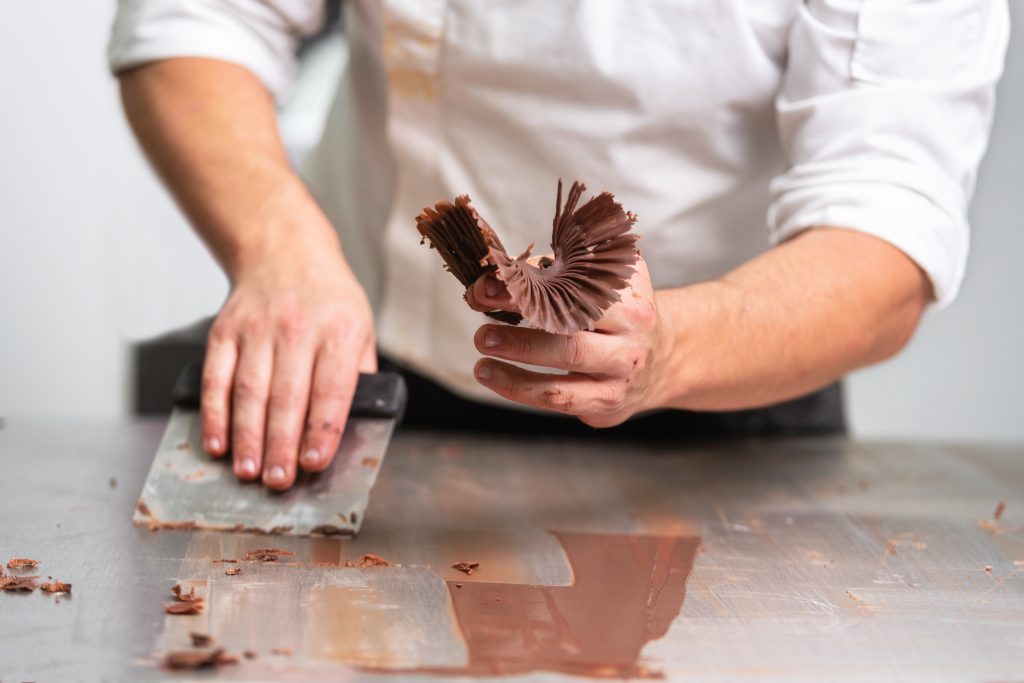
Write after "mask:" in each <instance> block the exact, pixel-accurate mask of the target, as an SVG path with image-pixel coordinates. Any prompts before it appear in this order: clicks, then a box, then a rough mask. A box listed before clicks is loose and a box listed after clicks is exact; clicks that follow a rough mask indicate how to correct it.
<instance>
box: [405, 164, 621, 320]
mask: <svg viewBox="0 0 1024 683" xmlns="http://www.w3.org/2000/svg"><path fill="white" fill-rule="evenodd" d="M585 190H586V186H585V185H584V184H583V183H581V182H579V181H576V182H574V183H573V184H572V187H571V188H570V189H569V194H568V196H567V197H566V200H565V205H564V206H563V205H562V181H561V180H559V181H558V195H557V199H556V204H555V218H554V220H553V221H552V231H551V249H552V252H553V253H554V258H548V257H543V258H541V259H540V261H539V263H538V264H537V265H536V266H535V265H532V264H530V263H528V262H527V259H529V257H530V251H531V249H532V248H533V245H530V247H528V248H527V249H526V251H524V252H523V253H522V254H520V255H519V256H517V257H515V258H513V257H511V256H510V255H509V253H508V252H507V251H506V250H505V247H504V246H503V245H502V243H501V240H500V239H498V236H497V234H496V233H495V232H494V229H493V228H491V226H490V225H488V223H487V221H485V220H484V219H483V218H481V216H480V214H479V213H477V211H476V209H474V208H473V205H472V203H471V202H470V199H469V197H468V196H467V195H461V196H459V197H456V198H455V202H454V203H452V202H446V201H441V202H437V203H436V204H435V205H434V206H433V207H427V208H425V209H424V210H423V212H422V213H421V214H420V215H419V216H417V217H416V228H417V230H419V232H420V234H421V235H422V236H423V238H424V239H427V240H429V241H430V246H431V247H433V248H435V249H437V251H438V253H440V254H441V257H442V258H443V259H444V262H445V264H446V269H447V270H448V271H449V272H451V273H452V274H453V275H454V276H455V277H456V278H457V279H458V280H459V282H461V283H462V285H463V286H464V287H466V288H467V289H468V288H469V287H470V286H471V285H472V284H473V283H474V282H475V281H476V280H477V279H478V278H480V277H481V276H483V275H487V274H493V275H494V276H495V277H497V279H498V280H500V281H501V282H503V283H504V284H505V287H506V288H507V289H508V293H509V297H510V298H511V301H512V304H513V306H514V307H515V308H516V309H517V310H518V313H513V312H508V311H488V312H487V315H488V316H490V317H492V318H495V319H497V320H500V321H502V322H506V323H509V324H512V325H515V324H518V323H519V322H521V321H522V319H523V318H524V317H525V318H526V319H527V320H529V321H530V322H531V323H532V324H533V325H535V326H537V327H538V328H540V329H542V330H544V331H545V332H550V333H553V334H573V333H575V332H579V331H580V330H590V329H593V327H594V323H595V322H597V321H598V320H600V319H601V317H602V316H603V315H604V312H605V311H606V310H607V309H608V308H609V307H610V306H611V305H612V304H614V303H615V302H617V301H619V300H620V298H621V297H620V295H619V291H618V290H620V289H623V288H624V287H625V286H626V284H627V283H628V281H629V278H630V277H631V276H632V274H633V270H634V266H635V265H636V260H637V256H638V252H637V249H636V241H637V239H639V236H638V235H636V234H635V233H631V232H630V229H631V228H632V227H633V224H634V223H636V216H635V215H634V214H633V213H631V212H628V211H624V210H623V208H622V205H621V204H619V203H617V202H616V201H615V198H614V197H613V196H612V195H611V194H610V193H608V192H602V193H601V194H599V195H597V196H596V197H593V198H592V199H590V200H589V201H588V202H586V203H585V204H584V205H583V206H581V207H579V208H577V204H578V203H579V200H580V198H581V196H582V195H583V192H584V191H585Z"/></svg>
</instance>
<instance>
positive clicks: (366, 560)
mask: <svg viewBox="0 0 1024 683" xmlns="http://www.w3.org/2000/svg"><path fill="white" fill-rule="evenodd" d="M345 566H346V567H358V568H360V569H366V568H368V567H390V566H391V562H390V561H389V560H385V559H384V558H383V557H381V556H380V555H374V554H373V553H366V554H365V555H363V556H362V557H360V558H359V559H358V560H356V561H355V562H346V563H345Z"/></svg>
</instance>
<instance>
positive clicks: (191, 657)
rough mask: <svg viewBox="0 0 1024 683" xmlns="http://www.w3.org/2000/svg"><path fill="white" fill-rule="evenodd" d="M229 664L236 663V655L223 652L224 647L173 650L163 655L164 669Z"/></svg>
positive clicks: (184, 668) (199, 667) (201, 667)
mask: <svg viewBox="0 0 1024 683" xmlns="http://www.w3.org/2000/svg"><path fill="white" fill-rule="evenodd" d="M229 664H238V657H236V656H235V655H229V654H227V653H225V652H224V648H220V647H218V648H216V649H213V650H207V651H203V650H173V651H171V652H168V653H167V654H166V655H164V661H163V666H164V668H165V669H172V670H176V671H180V670H186V669H204V668H212V667H218V666H226V665H229Z"/></svg>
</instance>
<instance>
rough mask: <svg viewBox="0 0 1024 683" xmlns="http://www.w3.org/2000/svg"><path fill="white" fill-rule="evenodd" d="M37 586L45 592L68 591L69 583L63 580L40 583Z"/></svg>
mask: <svg viewBox="0 0 1024 683" xmlns="http://www.w3.org/2000/svg"><path fill="white" fill-rule="evenodd" d="M39 588H40V589H41V590H43V591H45V592H47V593H70V592H71V584H70V583H64V582H63V581H53V582H51V583H44V584H40V586H39Z"/></svg>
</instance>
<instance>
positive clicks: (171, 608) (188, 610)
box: [164, 598, 206, 614]
mask: <svg viewBox="0 0 1024 683" xmlns="http://www.w3.org/2000/svg"><path fill="white" fill-rule="evenodd" d="M205 603H206V601H205V600H203V599H202V598H189V599H187V600H177V601H175V602H165V603H164V611H165V612H167V613H168V614H200V613H201V612H202V611H203V607H204V605H205Z"/></svg>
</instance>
